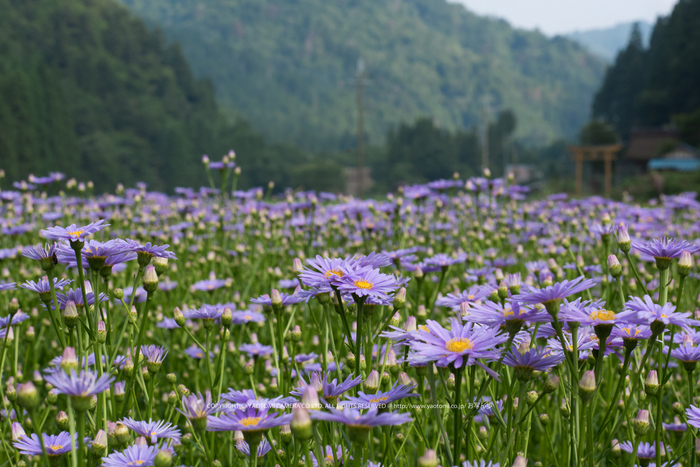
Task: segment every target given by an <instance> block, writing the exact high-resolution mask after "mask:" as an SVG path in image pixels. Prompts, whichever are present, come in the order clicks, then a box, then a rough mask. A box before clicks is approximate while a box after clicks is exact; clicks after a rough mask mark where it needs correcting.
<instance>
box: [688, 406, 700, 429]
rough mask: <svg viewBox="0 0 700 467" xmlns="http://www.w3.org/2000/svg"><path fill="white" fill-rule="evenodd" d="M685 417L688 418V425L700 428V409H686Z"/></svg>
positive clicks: (692, 407) (691, 407)
mask: <svg viewBox="0 0 700 467" xmlns="http://www.w3.org/2000/svg"><path fill="white" fill-rule="evenodd" d="M685 415H686V417H687V418H688V425H690V426H692V427H695V428H700V408H697V407H695V406H694V405H691V406H690V407H688V408H687V409H686V411H685Z"/></svg>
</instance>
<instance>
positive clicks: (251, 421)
mask: <svg viewBox="0 0 700 467" xmlns="http://www.w3.org/2000/svg"><path fill="white" fill-rule="evenodd" d="M238 423H240V424H241V425H243V426H257V425H258V423H260V417H246V418H242V419H240V421H239V422H238Z"/></svg>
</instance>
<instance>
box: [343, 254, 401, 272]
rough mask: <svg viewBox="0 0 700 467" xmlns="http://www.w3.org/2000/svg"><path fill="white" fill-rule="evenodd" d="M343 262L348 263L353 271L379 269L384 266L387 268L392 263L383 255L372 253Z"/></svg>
mask: <svg viewBox="0 0 700 467" xmlns="http://www.w3.org/2000/svg"><path fill="white" fill-rule="evenodd" d="M345 261H349V262H350V263H351V264H352V265H353V267H354V269H363V268H374V269H379V268H383V267H385V266H389V265H390V264H391V263H392V261H391V257H390V256H389V255H387V254H384V253H377V252H375V251H373V252H372V253H370V254H368V255H366V256H364V255H361V256H355V257H353V258H346V259H345Z"/></svg>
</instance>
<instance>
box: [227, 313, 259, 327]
mask: <svg viewBox="0 0 700 467" xmlns="http://www.w3.org/2000/svg"><path fill="white" fill-rule="evenodd" d="M232 315H233V320H232V321H231V322H232V323H233V324H246V323H251V322H254V323H264V322H265V315H263V314H262V313H260V312H258V311H253V310H247V311H234V312H233V313H232Z"/></svg>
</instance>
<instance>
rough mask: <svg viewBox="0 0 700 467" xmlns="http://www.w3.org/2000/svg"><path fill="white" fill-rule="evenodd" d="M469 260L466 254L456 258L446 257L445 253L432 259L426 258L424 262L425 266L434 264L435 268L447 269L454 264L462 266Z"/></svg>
mask: <svg viewBox="0 0 700 467" xmlns="http://www.w3.org/2000/svg"><path fill="white" fill-rule="evenodd" d="M466 260H467V255H466V254H465V253H461V254H458V255H457V256H455V257H452V256H450V255H446V254H445V253H438V254H437V255H435V256H431V257H430V258H425V259H424V260H423V262H424V263H425V264H433V265H435V266H440V267H441V268H447V267H450V266H452V265H453V264H460V263H463V262H465V261H466Z"/></svg>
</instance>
